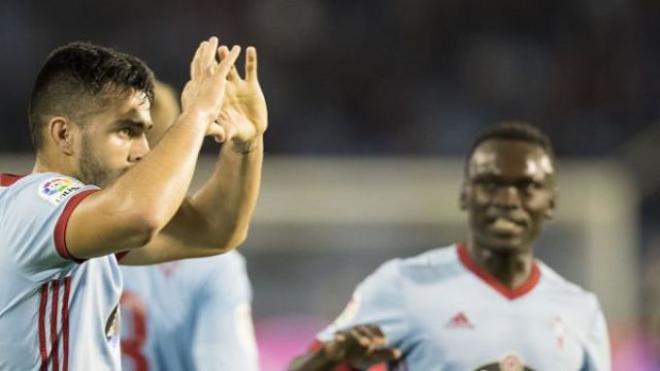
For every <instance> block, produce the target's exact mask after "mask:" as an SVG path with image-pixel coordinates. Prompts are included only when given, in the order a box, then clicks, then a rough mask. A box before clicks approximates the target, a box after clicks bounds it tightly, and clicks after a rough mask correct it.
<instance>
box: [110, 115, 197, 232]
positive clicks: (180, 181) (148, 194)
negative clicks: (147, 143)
mask: <svg viewBox="0 0 660 371" xmlns="http://www.w3.org/2000/svg"><path fill="white" fill-rule="evenodd" d="M204 121H206V119H205V118H204V117H203V116H202V115H199V114H195V113H184V114H182V115H181V116H180V117H179V119H178V120H177V122H176V123H175V124H174V125H172V127H171V128H170V130H168V132H167V133H166V134H165V135H164V136H163V138H162V140H161V142H160V144H159V145H158V146H157V147H156V148H155V149H154V150H153V151H151V152H150V153H149V155H147V156H146V157H145V158H144V159H142V160H141V161H140V162H139V163H138V164H136V165H135V166H133V167H132V168H131V169H130V170H129V171H128V172H127V173H126V174H124V175H123V176H121V177H120V178H119V179H118V180H117V181H116V182H115V183H114V184H112V185H111V186H110V187H109V188H108V189H107V190H105V191H104V192H107V193H108V195H109V197H108V198H109V199H111V200H113V202H114V203H115V206H116V207H118V208H121V209H124V210H126V211H134V210H139V211H140V212H141V215H142V216H143V217H144V218H147V219H148V220H149V222H150V223H151V224H153V227H154V228H155V229H156V230H160V229H161V228H162V227H164V226H165V225H166V224H167V223H168V222H169V220H170V219H171V218H172V216H174V214H175V213H176V211H177V209H178V208H179V206H180V205H181V203H182V201H183V199H184V197H185V196H186V193H187V191H188V188H189V186H190V182H191V181H192V176H193V173H194V170H195V166H196V163H197V158H198V156H199V150H200V148H201V146H202V143H203V140H204V134H205V130H206V127H207V125H208V124H207V123H206V122H204Z"/></svg>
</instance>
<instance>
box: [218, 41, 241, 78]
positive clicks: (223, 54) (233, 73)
mask: <svg viewBox="0 0 660 371" xmlns="http://www.w3.org/2000/svg"><path fill="white" fill-rule="evenodd" d="M228 55H229V49H227V47H226V46H224V45H223V46H221V47H220V48H219V49H218V57H220V61H222V60H223V59H225V58H227V56H228ZM240 79H241V76H240V75H239V74H238V71H237V70H236V65H235V64H234V65H232V66H231V68H230V69H229V74H228V75H227V80H229V81H238V80H240Z"/></svg>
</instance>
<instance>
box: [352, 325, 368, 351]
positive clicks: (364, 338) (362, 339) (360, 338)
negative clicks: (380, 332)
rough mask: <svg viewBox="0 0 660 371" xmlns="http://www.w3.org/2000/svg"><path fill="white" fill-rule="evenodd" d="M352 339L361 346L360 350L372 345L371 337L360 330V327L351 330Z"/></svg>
mask: <svg viewBox="0 0 660 371" xmlns="http://www.w3.org/2000/svg"><path fill="white" fill-rule="evenodd" d="M350 334H351V337H352V338H353V339H355V342H356V343H357V345H359V346H360V348H365V349H366V348H369V345H370V344H371V339H369V336H368V335H367V334H365V333H363V331H361V330H360V328H359V326H356V327H353V328H352V329H351V332H350Z"/></svg>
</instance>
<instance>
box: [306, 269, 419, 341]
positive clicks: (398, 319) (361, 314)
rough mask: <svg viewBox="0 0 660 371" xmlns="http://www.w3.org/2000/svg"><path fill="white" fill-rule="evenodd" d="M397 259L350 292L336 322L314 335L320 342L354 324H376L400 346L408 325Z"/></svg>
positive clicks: (329, 338) (387, 336)
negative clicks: (348, 299)
mask: <svg viewBox="0 0 660 371" xmlns="http://www.w3.org/2000/svg"><path fill="white" fill-rule="evenodd" d="M399 262H400V260H398V259H397V260H392V261H389V262H387V263H385V264H383V265H382V266H381V267H380V268H379V269H378V270H376V272H374V273H373V274H371V275H370V276H369V277H367V278H366V279H365V280H364V281H363V282H362V283H360V284H359V285H358V287H357V288H356V289H355V291H354V292H353V297H352V298H351V300H350V302H349V303H348V304H347V305H346V307H345V308H344V311H343V312H342V313H341V314H340V315H339V317H337V319H335V321H334V322H333V323H332V324H331V325H330V326H328V327H327V328H326V329H324V330H323V331H322V332H320V333H319V334H318V335H317V339H318V340H320V341H324V342H325V341H329V340H332V338H333V336H334V334H335V332H337V331H342V330H346V329H348V328H351V327H353V326H356V325H365V324H370V325H377V326H379V327H380V329H381V330H382V331H383V333H384V334H385V336H386V338H387V342H388V344H389V345H392V346H399V345H400V343H401V341H402V339H404V338H405V337H406V334H407V333H408V331H409V326H410V324H409V323H408V320H407V311H406V302H405V297H404V293H403V290H402V289H401V280H400V274H399Z"/></svg>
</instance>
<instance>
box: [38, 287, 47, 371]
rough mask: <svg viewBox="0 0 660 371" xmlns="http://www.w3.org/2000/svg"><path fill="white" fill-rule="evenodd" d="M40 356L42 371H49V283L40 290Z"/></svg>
mask: <svg viewBox="0 0 660 371" xmlns="http://www.w3.org/2000/svg"><path fill="white" fill-rule="evenodd" d="M39 291H40V295H39V325H38V326H39V354H40V355H41V371H47V370H48V353H47V352H46V303H47V302H48V282H46V283H44V284H43V285H41V288H40V289H39Z"/></svg>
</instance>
